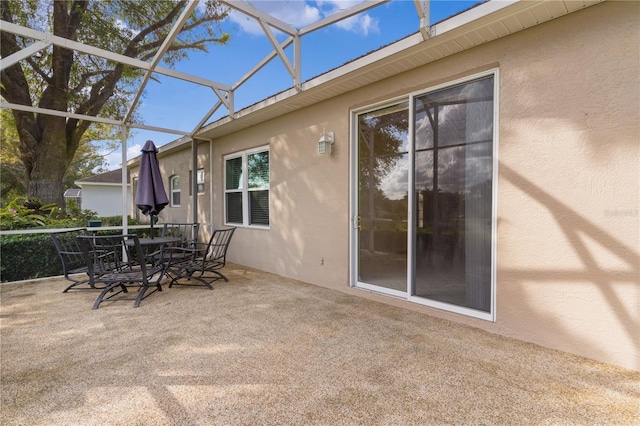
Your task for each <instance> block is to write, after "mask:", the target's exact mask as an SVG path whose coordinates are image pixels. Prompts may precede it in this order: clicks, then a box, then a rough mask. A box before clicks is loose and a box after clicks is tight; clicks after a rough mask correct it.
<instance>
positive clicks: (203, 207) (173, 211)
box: [130, 141, 211, 239]
mask: <svg viewBox="0 0 640 426" xmlns="http://www.w3.org/2000/svg"><path fill="white" fill-rule="evenodd" d="M185 147H186V148H187V149H184V148H185ZM185 147H182V149H175V150H171V151H164V152H163V150H162V149H160V150H159V151H160V152H159V153H158V160H159V164H160V172H161V173H162V177H163V183H164V188H165V190H166V192H167V196H168V197H169V200H171V186H170V179H171V177H172V176H179V177H180V206H179V207H174V206H171V202H170V203H169V205H167V206H166V207H165V208H164V209H163V210H162V211H161V212H160V214H159V215H158V225H157V226H158V227H161V226H162V224H163V223H170V222H174V223H175V222H178V223H184V222H193V204H192V203H191V197H190V195H189V172H190V171H191V169H192V156H191V150H190V149H191V144H190V143H189V144H187V145H186V146H185ZM209 159H210V143H209V142H208V141H203V142H200V143H198V155H197V167H196V169H201V168H202V169H204V171H205V193H204V194H199V195H198V196H197V197H198V222H199V223H201V224H202V235H201V239H208V237H209V236H210V235H211V234H210V232H211V226H210V224H211V214H210V213H211V167H210V161H209ZM130 170H131V177H130V179H131V184H132V185H133V179H134V178H137V177H138V171H139V164H135V165H133V166H132V167H130ZM195 178H196V177H195V173H193V179H195ZM134 198H135V192H134V193H133V195H132V206H131V215H132V217H136V214H137V215H138V217H139V219H140V220H142V221H145V220H148V218H147V217H145V216H144V215H143V214H141V213H139V212H137V211H136V206H135V200H134Z"/></svg>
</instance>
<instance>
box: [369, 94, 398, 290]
mask: <svg viewBox="0 0 640 426" xmlns="http://www.w3.org/2000/svg"><path fill="white" fill-rule="evenodd" d="M408 121H409V116H408V102H403V103H401V104H396V105H393V106H390V107H386V108H383V109H379V110H376V111H372V112H368V113H364V114H361V115H360V116H359V117H358V156H359V157H358V206H357V209H358V212H357V215H358V224H359V226H358V232H357V234H358V237H357V241H358V265H357V268H358V283H359V284H367V285H372V286H376V287H382V288H385V289H389V290H392V291H400V292H406V291H407V224H408V223H407V216H408V190H409V187H408V176H409V160H410V158H409V155H408Z"/></svg>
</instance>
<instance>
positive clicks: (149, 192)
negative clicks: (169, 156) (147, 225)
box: [136, 141, 169, 238]
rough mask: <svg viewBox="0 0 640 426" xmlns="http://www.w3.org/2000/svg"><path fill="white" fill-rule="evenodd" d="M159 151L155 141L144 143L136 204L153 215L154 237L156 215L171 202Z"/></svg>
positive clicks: (147, 214)
mask: <svg viewBox="0 0 640 426" xmlns="http://www.w3.org/2000/svg"><path fill="white" fill-rule="evenodd" d="M157 152H158V149H157V148H156V146H155V144H154V143H153V141H147V142H146V143H145V144H144V147H143V148H142V156H141V158H140V171H139V174H138V188H137V189H136V206H137V207H138V208H139V209H140V211H141V212H142V214H144V215H145V216H149V215H150V216H151V238H153V223H154V221H155V220H156V219H157V218H156V216H157V215H158V213H160V211H161V210H162V209H163V208H164V207H165V206H166V205H167V204H169V198H168V197H167V192H166V191H165V190H164V184H163V183H162V175H161V174H160V165H159V164H158V157H157V155H156V154H157Z"/></svg>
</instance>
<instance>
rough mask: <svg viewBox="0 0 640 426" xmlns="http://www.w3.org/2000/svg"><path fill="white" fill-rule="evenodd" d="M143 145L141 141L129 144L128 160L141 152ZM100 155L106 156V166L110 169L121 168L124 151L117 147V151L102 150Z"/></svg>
mask: <svg viewBox="0 0 640 426" xmlns="http://www.w3.org/2000/svg"><path fill="white" fill-rule="evenodd" d="M141 149H142V145H141V144H139V143H136V144H132V145H127V160H131V159H132V158H135V157H137V156H139V155H140V154H141V152H140V150H141ZM100 155H102V156H104V159H105V167H106V168H107V169H108V170H116V169H119V168H120V167H121V165H122V151H121V150H120V149H117V150H115V151H107V150H104V151H100Z"/></svg>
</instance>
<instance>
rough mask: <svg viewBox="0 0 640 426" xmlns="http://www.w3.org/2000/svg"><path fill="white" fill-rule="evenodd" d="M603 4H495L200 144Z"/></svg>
mask: <svg viewBox="0 0 640 426" xmlns="http://www.w3.org/2000/svg"><path fill="white" fill-rule="evenodd" d="M602 1H604V0H578V1H576V0H569V1H537V2H532V1H501V2H496V1H491V2H487V3H483V4H481V5H479V6H477V7H475V8H473V9H470V10H468V11H466V12H463V13H461V14H459V15H456V16H454V17H452V18H450V19H447V20H445V21H442V22H440V23H438V24H435V25H434V26H432V27H431V31H432V36H431V37H430V38H428V39H426V40H424V39H423V36H422V34H421V33H416V34H414V35H412V36H409V37H407V38H404V39H402V40H399V41H397V42H395V43H393V44H391V45H388V46H386V47H383V48H381V49H378V50H376V51H374V52H372V53H370V54H368V55H365V56H363V57H360V58H358V59H355V60H354V61H351V62H348V63H347V64H345V65H343V66H341V67H339V68H336V69H334V70H331V71H329V72H327V73H324V74H322V75H320V76H317V77H315V78H313V79H311V80H309V81H307V82H305V83H303V84H302V89H303V90H302V91H301V92H298V91H296V90H295V89H293V88H291V89H289V90H287V91H284V92H281V93H278V94H276V95H274V96H272V97H270V98H268V99H265V100H263V101H261V102H259V103H257V104H254V105H252V106H249V107H247V108H245V109H243V110H241V111H238V112H237V113H235V114H234V117H233V118H231V117H224V118H223V119H220V120H218V121H216V122H214V123H211V124H209V125H208V126H206V127H205V128H203V130H202V131H200V132H199V133H198V135H197V138H198V139H209V140H213V139H216V138H219V137H221V136H224V135H228V134H231V133H234V132H237V131H240V130H242V129H246V128H248V127H252V126H255V125H257V124H260V123H263V122H265V121H268V120H271V119H274V118H277V117H280V116H282V115H285V114H288V113H290V112H293V111H296V110H299V109H301V108H305V107H308V106H310V105H313V104H315V103H318V102H322V101H324V100H327V99H331V98H333V97H335V96H338V95H341V94H344V93H347V92H350V91H352V90H356V89H359V88H361V87H365V86H368V85H370V84H372V83H375V82H378V81H381V80H383V79H385V78H389V77H391V76H394V75H397V74H399V73H402V72H405V71H409V70H411V69H413V68H416V67H419V66H422V65H426V64H428V63H430V62H434V61H437V60H440V59H442V58H445V57H447V56H451V55H454V54H456V53H460V52H462V51H465V50H468V49H472V48H474V47H476V46H480V45H482V44H485V43H488V42H491V41H493V40H497V39H499V38H501V37H505V36H508V35H510V34H514V33H516V32H518V31H521V30H524V29H527V28H531V27H534V26H536V25H539V24H542V23H544V22H547V21H550V20H552V19H556V18H559V17H561V16H564V15H567V14H570V13H572V12H576V11H578V10H581V9H584V8H586V7H588V6H591V5H594V4H597V3H601V2H602Z"/></svg>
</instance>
